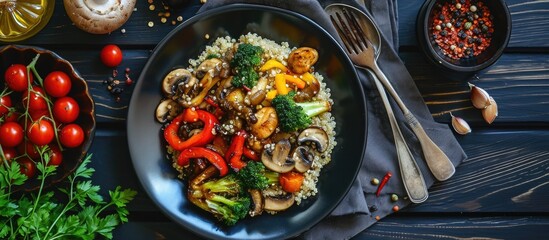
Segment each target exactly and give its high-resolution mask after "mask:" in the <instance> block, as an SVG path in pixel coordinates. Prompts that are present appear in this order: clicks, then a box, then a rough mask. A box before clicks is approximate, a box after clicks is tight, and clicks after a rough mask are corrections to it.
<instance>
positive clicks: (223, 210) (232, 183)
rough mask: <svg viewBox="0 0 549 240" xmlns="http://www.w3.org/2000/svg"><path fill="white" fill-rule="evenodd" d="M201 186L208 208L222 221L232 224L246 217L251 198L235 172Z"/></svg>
mask: <svg viewBox="0 0 549 240" xmlns="http://www.w3.org/2000/svg"><path fill="white" fill-rule="evenodd" d="M200 187H201V190H202V195H203V197H204V198H205V202H206V205H207V207H206V210H207V211H209V212H211V213H213V214H214V216H215V217H216V218H218V219H219V220H220V221H221V222H223V223H225V224H227V225H229V226H230V225H234V224H235V223H236V222H237V221H238V220H239V219H242V218H244V217H246V214H247V213H248V210H249V209H250V201H251V200H250V197H249V195H248V193H247V192H246V191H245V190H244V188H242V183H241V181H240V179H239V178H238V177H237V176H236V175H235V174H229V175H227V176H225V177H222V178H219V179H216V180H211V181H208V182H205V183H204V184H202V185H201V186H200Z"/></svg>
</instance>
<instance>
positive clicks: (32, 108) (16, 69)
mask: <svg viewBox="0 0 549 240" xmlns="http://www.w3.org/2000/svg"><path fill="white" fill-rule="evenodd" d="M94 133H95V114H94V103H93V100H92V98H91V96H90V94H89V92H88V86H87V83H86V81H85V80H84V79H82V77H81V76H80V75H79V73H78V72H77V71H76V70H75V69H74V67H73V66H72V65H71V64H70V63H69V62H68V61H67V60H65V59H63V58H61V57H60V56H59V55H57V54H56V53H54V52H52V51H49V50H45V49H41V48H37V47H29V46H18V45H8V46H4V47H2V48H0V150H1V151H0V164H1V165H0V167H2V166H6V164H7V163H10V162H11V161H17V162H18V163H19V165H20V170H21V172H22V173H23V174H25V175H27V177H28V178H29V180H27V181H26V182H25V184H24V185H22V186H21V188H20V189H21V190H26V191H31V190H34V189H38V188H39V187H40V185H39V184H40V181H39V180H38V179H37V175H38V174H39V172H38V170H37V169H36V166H37V164H38V163H39V162H42V163H44V164H48V165H56V166H57V170H56V174H55V175H54V176H52V177H50V179H47V180H46V183H47V184H50V185H51V184H54V183H57V182H59V181H61V180H63V179H64V178H66V177H67V176H68V175H69V174H71V173H72V172H73V171H74V170H75V169H76V168H77V167H78V165H79V164H80V163H81V162H82V159H83V158H84V156H85V154H86V152H87V150H88V149H89V147H90V145H91V142H92V139H93V136H94Z"/></svg>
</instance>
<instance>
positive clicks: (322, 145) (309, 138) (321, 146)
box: [297, 127, 329, 152]
mask: <svg viewBox="0 0 549 240" xmlns="http://www.w3.org/2000/svg"><path fill="white" fill-rule="evenodd" d="M297 141H298V143H299V144H303V143H305V142H312V143H314V145H315V147H316V150H317V151H319V152H324V151H326V149H328V141H329V140H328V134H326V132H325V131H324V130H323V129H322V128H319V127H309V128H307V129H305V130H303V131H302V132H301V133H300V134H299V136H298V137H297Z"/></svg>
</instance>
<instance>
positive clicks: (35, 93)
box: [23, 86, 48, 112]
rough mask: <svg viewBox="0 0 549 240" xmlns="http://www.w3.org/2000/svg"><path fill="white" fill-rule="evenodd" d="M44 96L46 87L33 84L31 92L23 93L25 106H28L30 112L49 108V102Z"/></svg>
mask: <svg viewBox="0 0 549 240" xmlns="http://www.w3.org/2000/svg"><path fill="white" fill-rule="evenodd" d="M28 96H30V98H28ZM44 96H45V94H44V89H42V88H41V87H39V86H33V87H32V91H31V92H30V93H29V91H25V92H24V93H23V107H27V106H28V110H29V112H39V111H44V110H48V103H47V102H46V99H45V98H44ZM28 99H30V101H28ZM27 104H28V105H27Z"/></svg>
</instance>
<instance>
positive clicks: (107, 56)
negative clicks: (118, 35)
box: [101, 44, 122, 67]
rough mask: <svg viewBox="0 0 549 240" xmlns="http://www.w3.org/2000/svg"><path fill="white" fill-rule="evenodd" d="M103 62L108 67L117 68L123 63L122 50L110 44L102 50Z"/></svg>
mask: <svg viewBox="0 0 549 240" xmlns="http://www.w3.org/2000/svg"><path fill="white" fill-rule="evenodd" d="M101 61H102V62H103V64H105V66H107V67H116V66H118V65H120V63H121V62H122V50H120V48H119V47H118V46H116V45H114V44H109V45H107V46H105V47H103V49H102V50H101Z"/></svg>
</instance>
